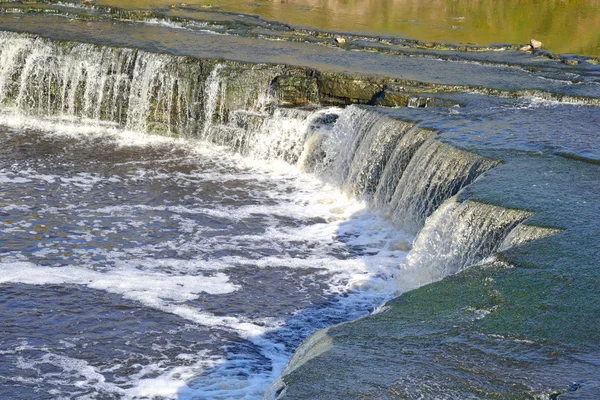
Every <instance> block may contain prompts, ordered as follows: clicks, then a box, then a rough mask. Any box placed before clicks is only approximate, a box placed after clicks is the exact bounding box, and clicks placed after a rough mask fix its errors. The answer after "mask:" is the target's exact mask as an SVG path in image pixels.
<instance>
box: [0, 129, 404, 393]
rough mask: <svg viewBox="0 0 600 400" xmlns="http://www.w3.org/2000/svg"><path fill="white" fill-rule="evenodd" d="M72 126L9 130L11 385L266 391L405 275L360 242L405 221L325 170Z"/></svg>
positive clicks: (6, 239) (6, 225) (6, 263)
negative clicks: (324, 175)
mask: <svg viewBox="0 0 600 400" xmlns="http://www.w3.org/2000/svg"><path fill="white" fill-rule="evenodd" d="M61 126H62V131H60V132H57V131H56V130H55V131H51V130H50V131H49V130H46V131H40V130H33V129H27V128H19V129H14V128H3V129H2V133H1V141H2V143H3V147H2V151H1V153H0V154H1V156H0V184H1V186H2V191H1V195H0V213H1V214H0V218H1V226H2V229H1V236H0V241H1V243H2V249H1V255H0V260H1V261H0V265H1V267H0V268H1V269H2V277H1V278H0V279H1V282H2V283H1V284H2V299H1V301H0V307H1V308H2V315H3V321H2V348H1V350H0V351H1V352H2V363H1V364H0V369H1V374H0V375H1V376H2V378H1V382H0V393H1V395H0V397H2V398H7V399H8V398H10V399H30V398H38V399H57V398H94V399H100V398H102V399H105V398H154V396H159V397H161V398H163V397H165V398H172V397H178V398H208V397H210V398H256V397H258V396H260V394H261V393H262V391H263V390H264V388H265V387H266V385H267V384H268V383H270V381H272V380H273V379H274V378H275V377H276V376H277V374H278V373H279V371H280V369H281V367H282V366H283V364H284V363H285V362H286V360H287V358H288V357H289V355H290V353H291V352H292V351H293V350H294V348H295V347H296V346H297V345H298V344H299V341H300V340H302V339H303V338H304V337H306V336H307V335H308V334H310V333H311V332H313V331H315V330H316V329H318V328H319V327H322V326H326V325H329V324H332V323H335V322H338V321H343V320H347V319H349V318H353V317H357V316H359V315H361V314H363V313H365V312H368V311H369V310H370V309H372V307H374V306H376V305H377V304H378V303H379V302H381V301H382V300H383V299H384V298H385V297H386V296H389V293H391V290H393V287H392V286H391V285H392V284H391V283H390V284H388V289H385V287H386V283H385V280H386V279H388V278H389V277H390V276H391V274H393V272H392V271H393V270H394V268H393V267H392V268H391V269H389V270H387V272H385V273H384V275H378V274H380V272H377V271H376V270H370V269H369V267H368V266H367V265H366V263H365V260H367V259H372V260H378V263H383V264H379V265H380V267H381V265H385V263H388V264H389V263H392V262H394V263H395V262H396V261H395V260H397V258H398V257H400V258H402V254H405V253H402V252H398V251H391V252H387V254H384V253H386V252H384V253H382V254H380V255H371V256H370V257H369V256H365V257H366V258H364V257H362V258H361V254H364V251H363V250H362V249H364V245H365V244H368V243H372V244H373V246H379V245H381V244H384V243H385V242H386V241H389V240H390V239H391V238H394V236H395V235H397V233H396V234H394V232H395V231H394V230H393V229H392V228H391V227H389V226H388V227H387V228H384V229H387V233H386V232H385V231H380V230H379V228H381V227H385V226H386V224H385V222H383V221H378V220H377V218H376V217H373V216H369V214H363V216H362V217H357V218H355V219H353V220H354V221H355V223H356V224H357V225H356V226H352V225H353V224H354V223H353V222H349V221H346V218H347V216H349V215H351V214H352V213H354V212H357V211H359V210H360V209H361V208H362V207H363V206H361V205H360V204H359V203H355V202H353V201H349V200H345V199H344V198H343V197H340V195H339V194H336V192H335V191H333V190H331V189H328V188H326V187H324V186H323V185H322V184H320V183H319V182H318V181H316V180H314V179H311V178H309V177H305V176H300V175H298V173H297V172H294V171H293V170H292V169H290V168H289V167H287V169H286V167H283V169H281V167H280V168H277V167H276V166H273V167H268V166H258V165H254V166H253V165H251V163H250V164H249V163H248V162H245V161H244V160H243V159H240V158H236V157H234V156H232V155H228V154H227V153H225V152H223V151H222V150H219V149H215V148H210V147H208V148H206V147H207V146H208V145H206V144H204V145H201V144H198V145H195V144H193V143H187V142H184V141H177V140H170V139H161V138H157V137H148V136H144V135H140V134H133V133H119V132H114V131H110V130H109V131H106V130H102V129H101V128H98V127H96V128H88V129H87V132H83V131H82V130H84V129H83V128H78V127H76V126H71V127H69V128H67V127H64V126H63V125H61ZM65 129H67V130H66V131H65ZM202 146H203V147H204V148H201V147H202ZM361 220H362V221H361ZM365 224H366V225H367V230H364V225H365ZM369 225H375V226H376V227H377V228H378V229H377V230H376V231H374V230H373V228H371V232H370V233H369V228H368V226H369ZM369 235H371V237H370V238H369ZM357 237H359V238H361V239H356V238H357ZM353 241H362V242H363V243H362V244H361V245H351V244H350V243H352V242H353ZM384 246H385V245H384ZM386 260H388V261H386ZM390 267H391V266H390ZM370 281H371V283H367V282H370ZM376 282H379V283H376ZM365 284H366V286H365ZM355 285H358V286H362V287H363V289H361V290H360V291H354V292H353V291H352V289H351V288H352V287H353V286H355ZM358 286H357V287H358ZM369 287H370V288H371V289H369ZM377 288H379V289H377ZM348 290H350V292H348ZM341 293H345V294H344V296H345V297H340V296H339V294H341ZM348 296H349V297H348ZM301 310H304V311H301ZM203 374H204V377H203V378H196V379H192V380H191V381H190V378H193V377H195V376H199V375H203Z"/></svg>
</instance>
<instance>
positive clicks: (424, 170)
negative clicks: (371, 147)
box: [387, 138, 498, 233]
mask: <svg viewBox="0 0 600 400" xmlns="http://www.w3.org/2000/svg"><path fill="white" fill-rule="evenodd" d="M497 164H498V162H497V161H494V160H491V159H488V158H485V157H481V156H479V155H477V154H474V153H471V152H468V151H465V150H461V149H457V148H455V147H452V146H450V145H448V144H446V143H442V142H440V141H438V140H436V139H433V138H432V139H428V140H427V141H425V142H424V143H423V145H422V146H421V147H419V149H418V150H417V151H416V153H415V154H414V156H413V157H412V159H411V161H410V163H409V164H408V165H407V167H406V169H405V170H404V173H403V175H402V178H401V179H400V180H399V181H398V184H397V186H396V189H395V191H394V193H393V195H392V198H391V200H390V202H389V204H388V206H387V214H388V216H389V217H390V218H391V219H392V220H393V221H394V222H396V223H397V224H398V225H399V226H402V227H404V228H405V229H408V230H410V231H412V232H413V233H416V232H418V230H419V229H420V228H421V227H422V226H423V223H424V222H425V219H426V218H427V217H428V216H430V215H431V214H432V213H433V212H434V211H435V210H436V209H437V208H438V207H439V206H440V205H441V204H442V203H443V202H444V200H446V199H448V198H449V197H451V196H453V195H455V194H456V193H458V191H459V190H460V189H461V188H463V187H465V186H466V185H468V184H470V183H471V182H473V181H474V180H475V178H477V177H478V176H480V175H481V174H482V173H484V172H485V171H487V170H489V169H490V168H492V167H493V166H495V165H497ZM417 176H418V177H419V179H414V177H417Z"/></svg>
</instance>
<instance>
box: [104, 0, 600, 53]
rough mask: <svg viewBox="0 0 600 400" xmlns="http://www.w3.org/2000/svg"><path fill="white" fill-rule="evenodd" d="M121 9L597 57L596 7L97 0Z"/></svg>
mask: <svg viewBox="0 0 600 400" xmlns="http://www.w3.org/2000/svg"><path fill="white" fill-rule="evenodd" d="M97 3H98V4H102V5H111V6H115V7H126V8H169V7H174V10H173V11H174V12H177V10H180V11H179V12H178V14H179V15H185V14H186V10H187V12H192V11H193V9H197V8H200V9H202V10H205V11H208V10H215V11H226V12H241V13H250V14H258V15H260V16H262V17H264V18H266V19H269V20H277V21H284V22H288V23H290V24H293V25H298V26H306V27H313V28H318V29H324V30H334V31H351V32H367V33H372V34H377V35H392V36H402V37H411V38H415V39H419V40H425V41H438V42H459V43H476V44H481V45H486V44H490V43H498V42H508V43H527V42H529V39H530V38H536V39H538V40H541V41H542V42H543V43H544V44H545V47H547V48H548V49H550V50H551V51H553V52H557V53H577V54H584V55H600V30H599V29H598V28H597V27H598V26H600V1H599V0H571V1H562V0H548V1H540V0H508V1H502V2H495V1H473V0H456V1H451V0H362V1H353V0H252V1H249V0H243V1H240V0H189V1H186V2H184V3H177V2H173V1H169V0H127V1H122V0H98V2H97Z"/></svg>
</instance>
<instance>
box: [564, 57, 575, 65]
mask: <svg viewBox="0 0 600 400" xmlns="http://www.w3.org/2000/svg"><path fill="white" fill-rule="evenodd" d="M562 62H563V63H565V64H566V65H579V61H578V60H575V59H574V58H565V59H563V60H562Z"/></svg>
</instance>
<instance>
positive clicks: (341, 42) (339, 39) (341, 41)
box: [335, 37, 346, 44]
mask: <svg viewBox="0 0 600 400" xmlns="http://www.w3.org/2000/svg"><path fill="white" fill-rule="evenodd" d="M335 42H336V43H337V44H344V43H346V39H344V38H343V37H336V38H335Z"/></svg>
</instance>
